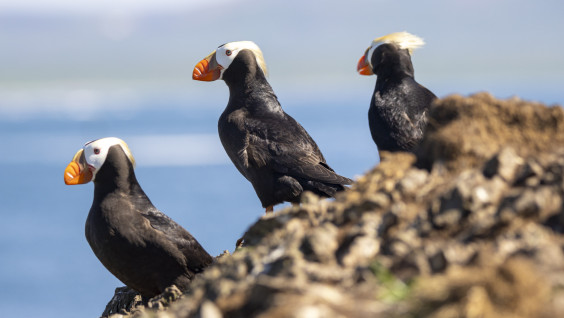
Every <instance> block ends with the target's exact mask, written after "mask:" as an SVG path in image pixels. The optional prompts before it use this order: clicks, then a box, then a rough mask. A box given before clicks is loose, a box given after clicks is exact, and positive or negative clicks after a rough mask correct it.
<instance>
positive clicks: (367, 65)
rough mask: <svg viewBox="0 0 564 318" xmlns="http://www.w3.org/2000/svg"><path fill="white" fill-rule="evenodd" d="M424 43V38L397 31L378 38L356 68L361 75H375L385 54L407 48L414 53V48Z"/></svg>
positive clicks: (409, 52)
mask: <svg viewBox="0 0 564 318" xmlns="http://www.w3.org/2000/svg"><path fill="white" fill-rule="evenodd" d="M423 44H425V42H423V39H422V38H420V37H417V36H415V35H413V34H410V33H407V32H396V33H391V34H388V35H385V36H382V37H379V38H376V39H374V41H372V44H371V45H370V47H368V48H367V49H366V51H365V52H364V55H363V56H362V57H361V58H360V59H359V60H358V64H357V66H356V70H357V71H358V73H360V74H361V75H373V74H375V69H376V68H377V66H378V64H379V63H380V62H382V61H384V60H385V57H384V55H386V54H387V53H389V52H390V51H393V52H398V51H401V50H407V53H408V54H412V53H413V50H414V49H416V48H418V47H420V46H423ZM388 55H389V54H388Z"/></svg>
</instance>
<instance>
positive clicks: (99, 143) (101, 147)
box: [83, 137, 135, 180]
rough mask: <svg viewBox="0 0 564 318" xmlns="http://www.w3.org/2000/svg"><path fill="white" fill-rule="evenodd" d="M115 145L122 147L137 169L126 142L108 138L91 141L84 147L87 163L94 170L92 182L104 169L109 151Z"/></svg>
mask: <svg viewBox="0 0 564 318" xmlns="http://www.w3.org/2000/svg"><path fill="white" fill-rule="evenodd" d="M113 145H120V146H121V148H122V149H123V151H124V152H125V154H126V155H127V158H129V160H130V161H131V163H132V164H133V167H135V160H134V159H133V155H132V154H131V151H130V150H129V147H128V146H127V144H126V143H125V141H123V140H121V139H119V138H116V137H107V138H102V139H98V140H95V141H91V142H89V143H87V144H86V145H84V148H83V149H84V158H85V159H86V163H87V164H88V165H89V166H90V167H91V168H94V169H93V171H92V180H94V179H95V178H96V173H97V172H98V170H99V169H100V168H101V167H102V165H103V164H104V162H105V161H106V157H107V156H108V151H109V150H110V147H111V146H113Z"/></svg>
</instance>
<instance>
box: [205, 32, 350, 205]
mask: <svg viewBox="0 0 564 318" xmlns="http://www.w3.org/2000/svg"><path fill="white" fill-rule="evenodd" d="M235 43H236V42H235ZM255 54H256V52H253V51H252V50H249V49H241V50H240V51H238V54H237V55H236V57H234V58H233V60H232V62H231V63H230V65H229V66H228V67H227V68H226V69H225V70H224V71H223V74H222V79H223V80H224V81H225V83H226V84H227V86H228V87H229V102H228V103H227V107H226V108H225V110H224V112H223V113H222V114H221V116H220V118H219V122H218V130H219V137H220V139H221V142H222V144H223V147H224V148H225V151H226V152H227V154H228V155H229V158H231V160H232V161H233V163H234V164H235V166H236V167H237V169H238V170H239V172H241V174H242V175H243V176H245V178H246V179H247V180H249V181H250V182H251V184H252V185H253V187H254V189H255V191H256V193H257V195H258V197H259V199H260V201H261V203H262V206H263V207H265V208H267V211H269V209H270V210H271V209H272V206H273V205H276V204H278V203H282V202H284V201H287V202H294V203H297V202H299V198H300V195H301V194H302V192H303V191H306V190H308V191H312V192H314V193H316V194H317V195H320V196H324V197H332V196H334V195H335V193H336V192H338V191H342V190H344V189H345V188H344V186H343V185H346V184H351V183H352V180H350V179H348V178H345V177H342V176H340V175H338V174H336V173H335V172H334V171H333V169H331V167H329V166H328V165H327V163H326V161H325V158H324V157H323V154H322V153H321V151H320V150H319V147H318V146H317V144H316V143H315V141H314V140H313V139H312V138H311V136H310V135H309V134H308V133H307V132H306V130H305V129H304V128H303V127H302V126H301V125H300V124H299V123H298V122H296V120H294V118H292V117H291V116H289V115H288V114H286V113H285V112H284V110H283V109H282V107H281V106H280V103H279V102H278V99H277V97H276V95H275V94H274V91H273V90H272V87H271V86H270V84H269V83H268V81H267V80H266V77H265V74H264V72H263V69H262V68H261V67H260V66H259V64H258V63H257V58H256V55H255ZM259 54H260V53H259ZM260 59H262V56H261V57H260ZM212 62H213V61H212Z"/></svg>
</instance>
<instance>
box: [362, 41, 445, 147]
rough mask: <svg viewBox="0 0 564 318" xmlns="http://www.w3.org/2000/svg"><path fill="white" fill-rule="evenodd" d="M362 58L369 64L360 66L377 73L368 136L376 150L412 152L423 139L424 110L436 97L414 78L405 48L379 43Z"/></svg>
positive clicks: (369, 113) (425, 119) (408, 51)
mask: <svg viewBox="0 0 564 318" xmlns="http://www.w3.org/2000/svg"><path fill="white" fill-rule="evenodd" d="M368 52H370V49H369V50H367V53H368ZM365 58H366V59H370V61H366V62H370V63H369V64H368V63H365V64H364V65H366V64H368V67H371V71H372V72H370V73H373V74H376V76H377V80H376V87H375V89H374V94H373V95H372V100H371V101H370V109H369V111H368V122H369V125H370V132H371V134H372V139H373V140H374V142H375V143H376V145H377V146H378V150H380V151H382V150H385V151H412V150H413V149H414V148H415V147H416V146H417V145H418V144H419V142H420V141H421V139H422V138H423V132H424V129H425V125H426V123H427V112H428V109H429V107H430V106H431V104H432V102H433V101H434V100H435V99H436V98H437V97H436V96H435V94H433V93H432V92H431V91H430V90H428V89H427V88H425V87H423V86H422V85H420V84H419V83H417V82H416V81H415V78H414V69H413V64H412V61H411V55H410V50H409V49H408V48H401V46H400V45H399V44H397V43H394V42H390V43H383V44H380V45H378V46H377V47H376V48H375V49H374V50H373V53H372V55H371V56H366V57H365ZM360 64H361V63H359V70H360ZM365 75H368V74H365Z"/></svg>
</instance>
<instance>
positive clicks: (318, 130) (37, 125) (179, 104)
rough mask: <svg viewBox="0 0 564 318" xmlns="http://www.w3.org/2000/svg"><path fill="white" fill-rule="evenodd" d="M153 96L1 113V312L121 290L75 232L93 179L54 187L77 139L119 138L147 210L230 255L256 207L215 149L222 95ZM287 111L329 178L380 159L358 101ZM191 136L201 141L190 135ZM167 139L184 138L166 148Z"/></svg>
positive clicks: (80, 228)
mask: <svg viewBox="0 0 564 318" xmlns="http://www.w3.org/2000/svg"><path fill="white" fill-rule="evenodd" d="M363 97H365V96H363ZM161 100H162V99H159V98H155V99H153V100H151V99H149V100H144V104H143V105H132V107H130V108H126V109H127V111H126V112H124V111H119V110H116V111H107V112H106V113H102V114H99V115H98V116H91V118H88V119H84V118H82V119H72V118H69V117H68V116H65V115H61V114H50V113H44V114H41V115H40V116H30V117H28V118H24V119H17V120H13V119H10V120H6V119H0V202H1V204H0V215H1V217H2V222H0V256H1V257H0V259H1V260H0V286H1V289H0V308H1V311H2V313H1V316H3V317H23V316H27V317H96V316H98V315H100V314H101V312H102V310H103V309H104V306H105V305H106V303H107V302H108V301H109V299H110V298H111V297H112V295H113V292H114V288H115V287H118V286H123V284H122V283H121V282H119V281H118V280H117V279H115V278H114V277H113V276H112V275H111V274H110V273H109V272H108V271H107V270H106V269H105V268H104V267H103V266H102V265H101V264H100V262H99V261H98V260H97V259H96V257H95V256H94V254H93V253H92V251H91V249H90V247H89V246H88V243H87V242H86V239H85V237H84V223H85V220H86V216H87V214H88V210H89V209H90V205H91V202H92V193H93V185H92V184H87V185H80V186H72V187H71V186H66V185H64V183H63V170H64V168H65V166H66V165H67V164H68V162H69V161H70V159H71V158H72V156H73V155H74V153H75V152H76V150H78V149H79V148H80V147H81V146H82V145H83V144H84V143H85V142H86V141H89V140H92V139H96V138H101V137H107V136H117V137H121V138H123V139H124V140H125V141H126V142H128V143H129V146H130V148H131V150H132V152H133V155H134V156H135V157H136V160H137V168H136V175H137V178H138V180H139V182H140V184H141V186H142V187H143V189H144V190H145V192H146V193H147V194H148V196H149V197H150V198H151V200H152V201H153V203H154V204H155V206H157V207H158V208H159V209H160V210H162V211H163V212H165V213H166V214H167V215H169V216H170V217H172V218H173V219H174V220H176V221H177V222H178V223H180V224H181V225H182V226H184V227H185V228H186V229H187V230H188V231H190V232H191V233H192V234H193V235H194V236H195V237H196V238H197V239H198V241H199V242H200V243H201V244H202V245H203V246H204V248H206V250H207V251H208V252H209V253H210V254H212V255H218V254H220V253H221V252H222V251H223V250H230V251H231V252H232V251H233V248H234V244H235V241H236V240H237V239H238V238H239V237H240V236H241V235H242V233H244V231H245V230H246V229H247V227H248V226H249V225H250V224H252V223H253V222H254V221H256V220H257V219H258V218H259V217H260V216H261V215H262V214H263V213H264V210H263V208H262V207H261V205H260V202H259V200H258V198H257V197H256V195H255V193H254V190H253V188H252V187H251V185H250V183H248V182H247V181H246V180H245V179H244V178H243V177H242V176H241V175H240V174H239V172H238V171H237V170H236V169H235V167H234V166H233V165H232V164H231V162H229V159H228V158H227V156H226V155H225V153H224V151H223V149H222V148H220V147H221V145H220V143H219V138H218V137H217V119H218V117H219V115H220V114H221V111H222V110H223V107H224V103H225V102H223V103H222V104H220V105H205V104H204V105H203V106H202V107H196V108H186V105H189V104H190V101H189V100H186V99H182V98H181V99H178V100H174V101H170V100H168V101H166V105H163V104H162V103H163V102H162V101H161ZM284 108H285V110H286V111H287V112H288V113H289V114H290V115H292V116H293V117H294V118H295V119H296V120H298V121H299V122H300V123H301V124H302V125H303V126H304V127H305V128H306V130H308V132H309V133H310V135H312V137H313V138H314V139H315V140H316V142H317V143H318V145H319V147H320V148H321V149H322V151H323V153H324V155H325V157H326V159H327V161H328V163H329V164H330V165H331V166H332V167H333V168H334V169H335V170H336V171H337V172H338V173H340V174H342V175H344V176H348V177H354V176H355V175H360V174H362V173H364V172H366V171H367V170H369V169H370V168H372V167H373V166H374V165H375V164H376V163H377V161H378V154H377V150H376V148H375V146H374V144H373V143H372V140H371V138H370V135H369V130H368V123H367V119H366V113H367V100H366V98H359V100H330V99H327V100H324V101H320V102H318V103H311V102H308V103H305V102H299V101H296V102H290V103H287V104H284ZM160 136H161V137H162V138H161V137H160ZM171 136H172V137H171ZM175 136H176V137H175ZM191 137H193V138H191ZM198 138H200V139H203V140H204V142H203V143H197V142H194V140H199V139H198ZM131 140H133V141H134V142H130V141H131ZM160 140H168V141H169V142H164V143H160V142H159V141H160ZM170 140H181V141H182V140H191V142H190V144H188V145H186V144H176V145H171V144H170ZM166 147H178V149H177V150H174V149H167V148H166ZM168 152H170V155H169V154H168ZM136 154H139V155H136ZM192 154H194V156H195V157H197V158H196V159H194V158H191V157H192ZM172 156H176V157H178V156H181V158H180V159H179V158H169V157H172ZM169 159H170V160H169ZM183 160H185V161H186V162H188V164H185V165H184V164H182V162H183ZM144 161H145V162H146V163H147V162H150V164H145V163H144ZM280 208H281V207H280V206H277V207H276V208H275V210H277V209H280Z"/></svg>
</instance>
